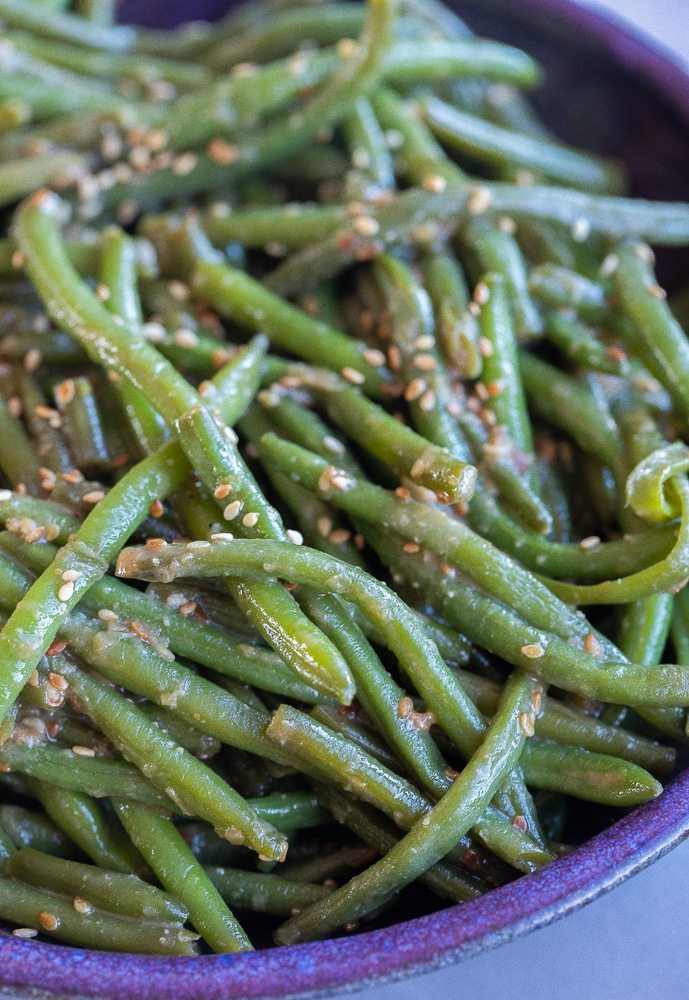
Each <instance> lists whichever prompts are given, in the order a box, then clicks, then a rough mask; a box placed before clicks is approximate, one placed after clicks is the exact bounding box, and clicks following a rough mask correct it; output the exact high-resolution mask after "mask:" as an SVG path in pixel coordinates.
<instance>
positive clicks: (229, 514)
mask: <svg viewBox="0 0 689 1000" xmlns="http://www.w3.org/2000/svg"><path fill="white" fill-rule="evenodd" d="M243 506H244V501H243V500H233V501H232V503H228V505H227V507H225V510H224V511H223V512H222V516H223V517H224V518H225V520H226V521H233V520H234V519H235V517H237V516H238V514H239V512H240V511H241V509H242V507H243Z"/></svg>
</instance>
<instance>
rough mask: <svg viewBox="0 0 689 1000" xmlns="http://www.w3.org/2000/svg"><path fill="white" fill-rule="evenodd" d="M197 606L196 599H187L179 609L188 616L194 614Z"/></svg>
mask: <svg viewBox="0 0 689 1000" xmlns="http://www.w3.org/2000/svg"><path fill="white" fill-rule="evenodd" d="M197 607H198V604H197V603H196V601H185V602H184V604H180V606H179V608H178V609H177V610H178V611H179V613H180V614H181V615H182V616H183V617H184V618H187V617H188V616H189V615H193V614H194V612H195V611H196V609H197Z"/></svg>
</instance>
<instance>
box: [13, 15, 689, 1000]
mask: <svg viewBox="0 0 689 1000" xmlns="http://www.w3.org/2000/svg"><path fill="white" fill-rule="evenodd" d="M589 5H590V6H594V7H597V8H598V9H603V10H607V11H610V12H613V13H614V14H615V15H617V16H620V17H624V18H626V19H627V20H629V21H631V22H632V23H634V24H636V25H637V26H639V27H640V28H641V29H642V30H643V31H645V32H647V33H648V34H650V35H652V36H653V37H655V38H656V39H658V40H659V41H661V42H662V43H664V44H665V45H666V46H668V47H670V48H671V49H673V51H674V52H675V53H676V58H677V59H679V60H683V61H684V62H685V63H686V64H687V66H689V3H687V0H597V2H595V3H593V2H591V3H590V4H589ZM683 54H684V55H683ZM688 899H689V842H685V843H684V844H683V845H681V846H680V847H678V848H676V849H675V850H674V851H672V852H671V853H670V854H668V855H666V856H665V857H664V858H662V859H661V860H660V861H658V862H656V864H654V865H653V866H651V868H649V869H646V870H645V871H643V872H641V873H640V874H639V875H637V876H636V877H635V878H633V879H631V880H630V881H628V882H626V883H625V884H624V885H622V886H620V887H619V888H617V889H615V890H614V891H613V892H612V893H610V894H609V895H607V896H605V897H603V898H602V899H599V900H597V901H596V902H594V903H591V904H590V905H589V906H587V907H585V908H584V909H583V910H580V911H578V912H577V913H574V914H571V915H570V916H569V917H566V918H565V919H563V920H560V921H558V922H556V923H555V924H551V925H550V926H549V927H545V928H543V929H541V930H539V931H537V932H536V933H533V934H530V935H528V936H527V937H524V938H520V939H519V940H517V941H514V942H512V943H511V944H508V945H505V946H503V947H502V948H500V949H498V950H496V951H493V952H490V953H488V954H486V955H481V956H479V957H477V958H474V959H471V960H470V961H468V962H464V963H462V964H461V965H457V966H452V967H449V968H446V969H442V970H439V971H437V972H433V973H429V974H427V975H425V976H420V977H414V978H412V979H409V980H406V981H404V982H399V983H395V984H393V985H389V986H382V987H375V988H371V989H368V990H364V991H357V992H355V993H349V994H347V996H348V997H349V998H350V1000H436V998H438V997H446V998H448V1000H452V998H454V997H461V998H462V1000H686V998H687V997H688V996H689V947H687V944H688V939H689V919H688V917H687V910H688V908H687V900H688ZM0 1000H8V998H7V996H6V994H4V993H1V994H0Z"/></svg>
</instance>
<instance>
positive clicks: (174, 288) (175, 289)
mask: <svg viewBox="0 0 689 1000" xmlns="http://www.w3.org/2000/svg"><path fill="white" fill-rule="evenodd" d="M167 290H168V292H169V293H170V295H171V296H172V298H173V299H174V300H175V301H176V302H186V301H187V299H188V298H189V285H187V284H186V283H185V282H184V281H178V280H177V279H175V278H173V279H172V281H168V283H167Z"/></svg>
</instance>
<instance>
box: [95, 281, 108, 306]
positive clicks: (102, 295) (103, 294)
mask: <svg viewBox="0 0 689 1000" xmlns="http://www.w3.org/2000/svg"><path fill="white" fill-rule="evenodd" d="M111 294H112V292H111V291H110V289H109V288H108V286H107V285H104V284H103V282H100V284H98V285H96V298H97V299H100V301H101V302H107V301H108V299H109V298H110V296H111Z"/></svg>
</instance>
